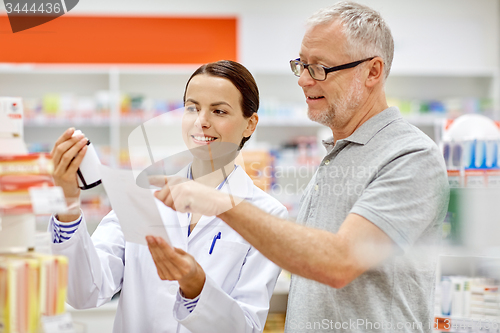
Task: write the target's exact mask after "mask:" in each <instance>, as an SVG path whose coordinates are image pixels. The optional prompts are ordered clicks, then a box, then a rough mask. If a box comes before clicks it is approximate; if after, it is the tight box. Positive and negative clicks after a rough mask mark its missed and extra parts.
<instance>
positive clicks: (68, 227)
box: [51, 214, 82, 244]
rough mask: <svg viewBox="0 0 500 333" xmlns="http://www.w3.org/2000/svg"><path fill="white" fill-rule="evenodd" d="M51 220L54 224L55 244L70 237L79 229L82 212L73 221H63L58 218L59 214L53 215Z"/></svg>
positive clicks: (53, 236)
mask: <svg viewBox="0 0 500 333" xmlns="http://www.w3.org/2000/svg"><path fill="white" fill-rule="evenodd" d="M51 222H52V226H53V228H52V229H51V231H52V242H53V243H54V244H58V243H62V242H64V241H67V240H68V239H70V238H71V236H73V234H74V233H75V231H76V230H77V229H78V226H79V225H80V222H82V214H80V217H79V218H78V219H76V220H74V221H71V222H61V221H59V220H58V219H57V216H54V215H52V217H51Z"/></svg>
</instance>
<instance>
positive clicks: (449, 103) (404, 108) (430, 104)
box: [387, 97, 493, 118]
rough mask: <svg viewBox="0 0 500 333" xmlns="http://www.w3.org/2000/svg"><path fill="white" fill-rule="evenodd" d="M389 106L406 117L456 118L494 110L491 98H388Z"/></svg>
mask: <svg viewBox="0 0 500 333" xmlns="http://www.w3.org/2000/svg"><path fill="white" fill-rule="evenodd" d="M387 102H388V104H389V106H397V107H398V108H399V110H400V111H401V113H402V114H403V115H406V116H416V115H425V114H434V115H441V116H443V117H447V118H456V117H459V116H460V115H463V114H467V113H480V114H490V113H491V112H492V110H493V101H492V99H491V98H474V97H470V98H448V99H442V100H439V99H434V100H424V99H412V100H408V99H399V98H388V99H387Z"/></svg>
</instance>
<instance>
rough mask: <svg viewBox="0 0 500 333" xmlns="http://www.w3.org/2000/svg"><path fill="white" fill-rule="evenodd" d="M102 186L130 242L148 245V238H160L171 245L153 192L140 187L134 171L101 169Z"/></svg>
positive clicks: (102, 166)
mask: <svg viewBox="0 0 500 333" xmlns="http://www.w3.org/2000/svg"><path fill="white" fill-rule="evenodd" d="M99 169H100V172H101V176H102V184H103V185H104V188H105V189H106V193H107V194H108V198H109V201H110V202H111V207H112V208H113V210H114V211H115V213H116V215H117V216H118V220H119V222H120V225H121V227H122V231H123V234H124V235H125V240H126V241H127V242H132V243H137V244H143V245H147V242H146V236H147V235H153V236H160V237H162V238H163V239H164V240H165V241H166V242H167V243H169V244H171V242H170V239H169V238H168V234H167V230H166V229H165V226H164V225H163V221H162V219H161V216H160V212H159V211H158V207H157V206H156V203H155V198H154V196H153V193H152V192H151V190H149V189H146V188H142V187H139V186H137V184H136V182H135V179H134V176H133V174H132V171H131V170H117V169H112V168H110V167H107V166H105V165H99Z"/></svg>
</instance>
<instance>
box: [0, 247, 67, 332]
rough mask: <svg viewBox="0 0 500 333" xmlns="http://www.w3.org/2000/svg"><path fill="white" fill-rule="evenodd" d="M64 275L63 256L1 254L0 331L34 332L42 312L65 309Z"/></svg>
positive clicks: (60, 311)
mask: <svg viewBox="0 0 500 333" xmlns="http://www.w3.org/2000/svg"><path fill="white" fill-rule="evenodd" d="M67 276H68V260H67V258H66V257H64V256H53V255H42V254H38V253H27V254H23V255H4V256H0V291H1V292H0V332H25V333H36V332H39V327H40V318H41V316H42V315H43V316H55V315H58V314H62V313H64V311H65V300H66V293H67V285H68V278H67Z"/></svg>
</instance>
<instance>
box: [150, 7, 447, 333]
mask: <svg viewBox="0 0 500 333" xmlns="http://www.w3.org/2000/svg"><path fill="white" fill-rule="evenodd" d="M393 53H394V44H393V38H392V35H391V32H390V29H389V27H388V26H387V24H386V23H385V21H384V20H383V19H382V17H381V16H380V14H379V13H378V12H376V11H374V10H372V9H371V8H369V7H366V6H363V5H360V4H357V3H353V2H341V3H337V4H335V5H334V6H332V7H328V8H325V9H323V10H320V11H319V12H317V13H316V14H314V15H313V16H312V17H311V18H310V19H309V21H308V26H307V30H306V33H305V35H304V38H303V40H302V45H301V49H300V53H299V58H298V59H296V60H292V61H290V64H291V68H292V71H293V73H294V74H295V75H296V76H298V77H299V80H298V84H299V85H300V86H301V87H302V89H303V91H304V94H305V98H306V102H307V104H308V116H309V118H310V119H312V120H314V121H316V122H319V123H320V124H323V125H325V126H327V127H329V128H330V129H331V130H332V134H333V137H332V138H331V139H329V140H326V141H325V142H324V144H325V146H326V148H327V154H326V156H325V158H324V159H323V160H322V162H321V164H320V166H319V168H318V170H317V172H316V174H315V175H314V176H313V178H312V179H311V181H310V183H309V185H308V186H307V188H306V191H305V194H304V196H303V198H302V202H301V208H300V212H299V214H298V217H297V223H293V222H290V221H286V220H282V219H279V218H277V217H274V216H271V215H269V214H266V213H264V212H263V211H261V210H259V209H258V208H256V207H254V206H252V205H251V204H249V203H247V202H245V201H241V202H240V201H238V198H231V199H232V200H227V195H225V194H223V193H220V192H217V191H215V190H213V189H209V188H205V187H202V186H201V185H198V184H196V183H194V182H184V183H182V184H179V185H176V186H173V185H174V184H177V183H178V182H176V181H172V180H171V181H169V184H167V185H166V186H165V187H164V188H163V189H162V190H161V191H159V192H156V193H155V195H156V197H157V198H158V199H160V200H162V201H163V202H164V203H165V204H167V205H168V206H170V207H173V208H174V209H177V210H179V211H183V212H186V211H188V212H196V213H201V214H204V215H218V216H219V217H220V218H221V219H222V220H223V221H225V222H226V223H227V224H228V225H230V226H231V227H232V228H233V229H235V230H236V231H237V232H238V233H240V234H241V235H242V236H243V237H244V238H245V239H246V240H247V241H248V242H249V243H250V244H252V245H253V246H254V247H255V248H257V249H258V250H259V251H260V252H261V253H262V254H264V255H265V256H266V257H268V258H269V259H270V260H272V261H273V262H275V263H276V264H278V265H279V266H281V267H283V268H284V269H286V270H288V271H290V272H291V273H292V274H293V277H292V283H291V288H290V294H289V301H288V309H287V323H286V332H290V333H291V332H325V331H336V332H340V331H345V332H388V331H392V330H394V331H397V332H431V331H432V325H433V316H432V315H433V314H432V311H433V304H434V300H433V295H434V293H433V291H434V285H435V278H436V275H435V274H436V261H435V256H434V254H435V253H433V250H434V249H435V245H437V244H438V242H439V240H440V226H441V222H442V220H443V219H444V216H445V214H446V211H447V205H448V198H449V189H448V182H447V175H446V168H445V165H444V161H443V158H442V156H441V154H440V152H439V150H438V148H437V146H436V145H435V143H434V142H433V141H432V140H431V139H429V138H428V137H427V136H426V135H425V134H423V133H422V132H421V131H420V130H418V129H417V128H415V127H414V126H412V125H410V124H409V123H408V122H407V121H406V120H404V119H403V118H402V117H401V115H400V113H399V110H398V109H397V108H396V107H388V105H387V101H386V96H385V91H384V85H385V81H386V79H387V76H388V75H389V71H390V67H391V62H392V58H393ZM235 202H236V205H235V204H234V203H235ZM238 202H240V203H239V204H238ZM228 205H229V206H228Z"/></svg>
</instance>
